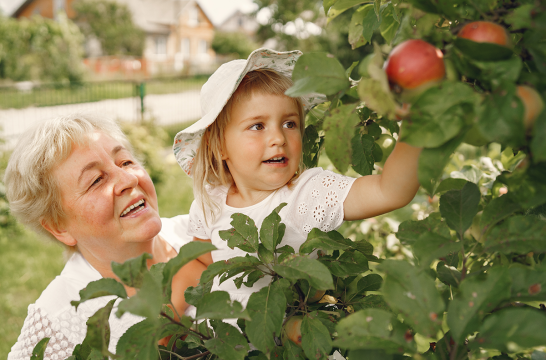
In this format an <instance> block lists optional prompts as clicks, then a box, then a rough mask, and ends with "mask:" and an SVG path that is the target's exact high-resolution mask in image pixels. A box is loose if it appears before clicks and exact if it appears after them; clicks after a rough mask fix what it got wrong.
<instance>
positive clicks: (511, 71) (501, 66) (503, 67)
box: [472, 56, 523, 89]
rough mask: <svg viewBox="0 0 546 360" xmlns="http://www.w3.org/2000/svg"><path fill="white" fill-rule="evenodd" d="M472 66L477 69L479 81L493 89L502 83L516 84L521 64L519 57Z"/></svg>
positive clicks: (478, 62) (476, 63)
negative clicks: (488, 84)
mask: <svg viewBox="0 0 546 360" xmlns="http://www.w3.org/2000/svg"><path fill="white" fill-rule="evenodd" d="M472 64H473V65H474V66H475V67H476V68H477V69H479V71H480V72H479V79H480V80H481V81H483V82H487V83H490V84H491V87H492V88H493V89H495V88H497V87H498V86H499V85H500V84H501V83H502V82H505V81H507V82H516V81H517V80H518V79H519V76H520V73H521V70H522V68H523V62H522V60H521V58H520V57H518V56H514V57H512V58H510V59H508V60H505V61H494V62H480V61H474V62H472Z"/></svg>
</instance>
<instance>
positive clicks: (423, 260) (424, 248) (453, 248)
mask: <svg viewBox="0 0 546 360" xmlns="http://www.w3.org/2000/svg"><path fill="white" fill-rule="evenodd" d="M461 247H462V244H461V243H459V242H454V241H451V238H446V237H443V236H441V235H438V234H436V233H433V232H426V233H423V234H422V235H421V236H419V239H417V241H416V242H415V243H414V244H413V245H412V249H413V252H414V254H415V256H416V257H417V258H418V259H419V263H420V265H421V266H422V267H423V268H428V267H429V266H430V264H431V263H432V262H433V261H434V260H437V259H440V258H445V257H446V256H448V255H450V254H454V253H458V252H459V251H460V250H461Z"/></svg>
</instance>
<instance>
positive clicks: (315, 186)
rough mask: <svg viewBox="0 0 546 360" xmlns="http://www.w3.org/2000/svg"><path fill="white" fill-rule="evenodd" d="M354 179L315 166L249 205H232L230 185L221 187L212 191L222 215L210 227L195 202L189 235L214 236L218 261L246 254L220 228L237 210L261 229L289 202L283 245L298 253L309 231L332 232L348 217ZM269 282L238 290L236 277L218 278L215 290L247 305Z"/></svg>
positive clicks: (283, 216)
mask: <svg viewBox="0 0 546 360" xmlns="http://www.w3.org/2000/svg"><path fill="white" fill-rule="evenodd" d="M354 181H355V178H351V177H347V176H343V175H339V174H336V173H333V172H331V171H328V170H323V169H322V168H313V169H309V170H306V171H305V172H303V174H301V176H300V177H299V178H298V179H297V181H296V183H295V184H293V185H291V186H290V187H288V186H283V187H282V188H280V189H279V190H277V191H275V192H273V193H272V194H271V195H269V196H268V197H267V198H266V199H264V200H262V201H261V202H259V203H258V204H255V205H252V206H249V207H245V208H234V207H231V206H228V205H227V204H226V196H227V190H228V189H227V187H217V188H214V189H213V190H212V191H211V192H210V195H211V197H212V199H213V201H215V202H216V203H217V204H218V205H219V206H220V207H221V214H220V215H219V216H218V218H217V219H216V221H215V222H214V223H212V224H211V222H210V221H209V222H208V224H209V225H210V226H207V225H206V224H207V223H206V222H205V219H204V216H203V211H202V210H201V205H200V204H199V203H198V202H197V201H194V202H193V204H192V206H191V209H190V225H189V230H188V235H190V236H195V237H198V238H200V239H210V240H211V242H212V244H213V245H214V246H216V247H217V248H218V250H215V251H213V252H212V259H213V260H214V261H219V260H228V259H231V258H233V257H236V256H245V255H246V254H247V253H246V252H244V251H243V250H241V249H239V248H234V249H230V248H229V247H228V246H227V241H224V240H222V239H221V238H220V235H219V231H221V230H228V229H230V228H231V227H232V226H231V215H232V214H234V213H242V214H245V215H247V216H249V217H250V218H251V219H253V220H254V222H255V224H256V226H257V227H258V229H259V228H260V226H261V224H262V222H263V220H264V219H265V218H266V217H267V216H268V215H269V214H270V213H271V212H272V211H273V210H274V209H275V208H277V206H279V205H280V204H281V203H287V205H286V206H285V207H284V208H283V209H282V210H281V212H280V213H279V215H280V216H281V219H282V222H283V223H284V224H286V231H285V235H284V238H283V240H282V242H281V244H280V246H284V245H290V246H292V247H293V248H294V250H295V251H296V252H298V250H299V247H300V245H301V244H302V243H303V242H304V241H305V240H306V239H307V234H308V233H309V232H310V231H311V230H312V229H313V228H319V229H320V230H322V231H331V230H335V229H337V228H338V227H339V226H341V224H342V223H343V218H344V212H343V202H344V201H345V198H346V197H347V195H348V193H349V190H350V189H351V186H352V184H353V182H354ZM253 255H256V254H253ZM269 281H270V279H269V278H268V277H267V276H266V277H264V278H262V279H260V280H259V281H257V282H256V283H255V284H254V286H252V287H250V288H249V287H246V286H244V285H243V286H241V288H240V289H237V287H236V286H235V283H234V282H233V280H227V281H225V282H223V283H222V284H218V278H216V279H215V282H214V284H213V287H212V290H223V291H227V292H229V294H230V296H231V299H232V300H237V301H240V302H241V303H242V304H243V306H246V303H247V301H248V298H249V297H250V295H251V294H252V293H254V292H256V291H258V290H260V289H261V288H263V287H264V286H267V284H269Z"/></svg>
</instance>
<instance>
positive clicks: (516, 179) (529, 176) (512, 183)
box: [497, 163, 546, 210]
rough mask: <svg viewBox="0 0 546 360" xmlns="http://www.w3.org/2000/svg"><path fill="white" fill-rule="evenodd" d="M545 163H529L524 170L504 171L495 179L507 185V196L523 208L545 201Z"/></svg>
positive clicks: (526, 208)
mask: <svg viewBox="0 0 546 360" xmlns="http://www.w3.org/2000/svg"><path fill="white" fill-rule="evenodd" d="M545 178H546V163H540V164H531V165H530V166H529V167H528V168H527V170H526V171H514V172H512V173H507V172H504V173H503V174H501V175H500V176H498V177H497V181H499V182H501V183H504V184H506V185H508V189H509V191H508V194H506V195H504V196H508V197H509V198H510V199H512V201H513V202H516V203H518V204H519V205H520V206H521V207H522V208H523V209H524V210H528V209H531V208H534V207H537V206H539V205H542V204H544V203H546V182H544V179H545Z"/></svg>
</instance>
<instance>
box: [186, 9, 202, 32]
mask: <svg viewBox="0 0 546 360" xmlns="http://www.w3.org/2000/svg"><path fill="white" fill-rule="evenodd" d="M198 23H199V14H198V11H197V8H196V7H192V8H191V9H190V11H189V13H188V26H191V27H194V26H197V24H198Z"/></svg>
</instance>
